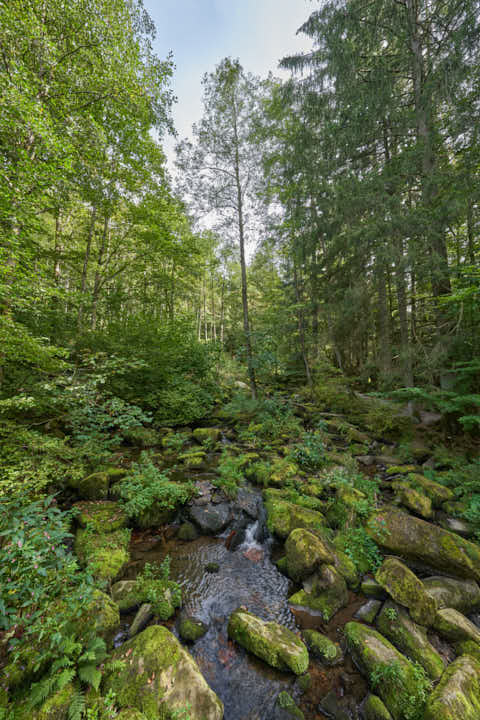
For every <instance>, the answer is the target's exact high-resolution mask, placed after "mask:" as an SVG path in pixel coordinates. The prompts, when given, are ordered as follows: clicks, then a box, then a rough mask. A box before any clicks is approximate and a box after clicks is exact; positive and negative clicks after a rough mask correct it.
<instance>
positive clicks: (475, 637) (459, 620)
mask: <svg viewBox="0 0 480 720" xmlns="http://www.w3.org/2000/svg"><path fill="white" fill-rule="evenodd" d="M433 627H434V628H435V630H436V631H437V632H438V634H439V635H441V636H442V637H444V638H446V639H447V640H450V641H452V642H461V641H462V640H472V641H473V642H474V643H477V645H480V630H479V629H478V628H477V626H476V625H474V624H473V623H472V622H471V621H470V620H469V619H468V618H466V617H465V615H462V613H460V612H458V610H454V609H453V608H442V609H441V610H439V611H438V612H437V616H436V618H435V623H434V625H433Z"/></svg>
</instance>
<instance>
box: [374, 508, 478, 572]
mask: <svg viewBox="0 0 480 720" xmlns="http://www.w3.org/2000/svg"><path fill="white" fill-rule="evenodd" d="M368 532H369V533H370V534H371V536H372V537H373V539H374V540H375V541H376V542H377V543H378V544H379V545H380V546H381V547H383V548H385V549H387V550H389V551H391V552H394V553H396V554H398V555H402V556H403V557H405V558H407V559H409V558H410V559H414V560H420V561H421V562H422V563H424V564H425V565H428V566H430V567H432V568H438V569H439V570H441V571H443V572H449V573H451V574H452V575H456V576H459V577H466V578H473V579H474V580H477V581H478V580H480V546H479V545H476V544H474V543H471V542H469V541H468V540H464V539H463V538H461V537H460V536H459V535H456V534H455V533H451V532H449V531H448V530H444V529H443V528H440V527H438V526H437V525H433V524H432V523H428V522H425V520H420V519H419V518H415V517H413V516H411V515H407V514H406V513H403V512H399V511H397V510H391V509H388V510H385V511H379V512H377V513H375V514H374V515H373V516H372V518H371V519H370V522H369V524H368Z"/></svg>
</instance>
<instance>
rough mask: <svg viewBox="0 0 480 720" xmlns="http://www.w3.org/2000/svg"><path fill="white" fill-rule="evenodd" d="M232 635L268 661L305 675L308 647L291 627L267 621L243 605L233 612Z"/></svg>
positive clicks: (281, 668) (229, 629)
mask: <svg viewBox="0 0 480 720" xmlns="http://www.w3.org/2000/svg"><path fill="white" fill-rule="evenodd" d="M228 636H229V637H230V638H231V639H232V640H235V642H237V643H238V644H239V645H241V646H242V647H244V648H245V649H246V650H248V651H249V652H251V653H253V654H254V655H256V656H257V657H259V658H260V659H261V660H264V662H266V663H268V665H271V666H272V667H274V668H278V669H279V670H291V671H292V672H294V673H295V674H296V675H302V674H303V673H304V672H306V670H307V668H308V651H307V648H306V647H305V645H304V644H303V642H302V641H301V640H299V639H298V638H297V636H296V635H294V633H293V632H292V631H291V630H288V628H286V627H283V625H279V624H278V623H275V622H264V621H263V620H261V619H260V618H258V617H256V616H255V615H253V614H252V613H249V612H247V611H246V610H243V609H241V608H239V609H238V610H236V611H235V612H234V613H232V615H231V616H230V620H229V622H228Z"/></svg>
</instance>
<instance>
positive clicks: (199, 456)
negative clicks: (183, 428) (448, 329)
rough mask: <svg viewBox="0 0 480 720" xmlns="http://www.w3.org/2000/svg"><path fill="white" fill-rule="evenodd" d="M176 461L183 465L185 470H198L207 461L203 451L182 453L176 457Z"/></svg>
mask: <svg viewBox="0 0 480 720" xmlns="http://www.w3.org/2000/svg"><path fill="white" fill-rule="evenodd" d="M178 459H179V461H180V462H182V463H183V464H184V466H185V467H186V468H191V469H192V470H198V469H199V468H201V467H203V464H204V463H205V460H206V459H207V453H206V452H205V451H204V450H192V451H189V452H186V453H182V454H181V455H179V456H178Z"/></svg>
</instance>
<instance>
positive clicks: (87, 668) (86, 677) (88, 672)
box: [78, 665, 102, 690]
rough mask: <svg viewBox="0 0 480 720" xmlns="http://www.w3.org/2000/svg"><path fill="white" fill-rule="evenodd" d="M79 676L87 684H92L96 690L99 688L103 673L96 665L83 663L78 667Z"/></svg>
mask: <svg viewBox="0 0 480 720" xmlns="http://www.w3.org/2000/svg"><path fill="white" fill-rule="evenodd" d="M78 677H79V678H80V680H81V681H82V682H83V683H85V684H86V685H91V686H92V687H93V688H94V690H98V688H99V686H100V681H101V679H102V673H101V672H100V670H98V669H97V668H96V667H95V665H81V666H80V667H79V668H78Z"/></svg>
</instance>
